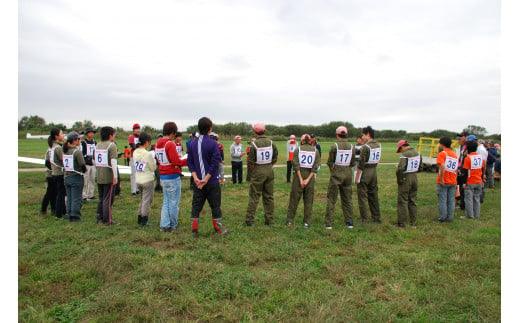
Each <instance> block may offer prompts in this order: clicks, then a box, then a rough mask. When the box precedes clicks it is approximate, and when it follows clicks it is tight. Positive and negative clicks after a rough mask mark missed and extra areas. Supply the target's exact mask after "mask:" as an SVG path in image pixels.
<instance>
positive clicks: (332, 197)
mask: <svg viewBox="0 0 520 323" xmlns="http://www.w3.org/2000/svg"><path fill="white" fill-rule="evenodd" d="M347 135H348V130H347V128H346V127H344V126H340V127H338V128H337V129H336V138H337V139H338V141H337V142H336V143H335V144H334V145H333V146H332V147H331V148H330V152H329V159H328V160H327V166H329V170H330V180H329V187H328V189H327V210H326V211H325V229H327V230H331V229H332V223H333V221H334V207H335V206H336V201H337V199H338V191H339V195H340V198H341V210H342V211H343V218H344V221H345V225H346V226H347V228H349V229H352V228H354V221H353V215H354V206H353V204H352V164H353V163H354V158H353V156H355V154H356V153H355V149H354V147H353V146H352V144H351V143H349V142H347V139H346V138H347Z"/></svg>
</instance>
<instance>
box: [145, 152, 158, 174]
mask: <svg viewBox="0 0 520 323" xmlns="http://www.w3.org/2000/svg"><path fill="white" fill-rule="evenodd" d="M146 167H148V169H149V170H150V171H151V172H155V170H156V169H157V164H155V159H154V158H153V155H152V153H151V152H148V154H146Z"/></svg>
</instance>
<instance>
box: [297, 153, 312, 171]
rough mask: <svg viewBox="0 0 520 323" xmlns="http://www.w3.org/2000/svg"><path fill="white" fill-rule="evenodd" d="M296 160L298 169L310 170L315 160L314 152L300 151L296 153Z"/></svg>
mask: <svg viewBox="0 0 520 323" xmlns="http://www.w3.org/2000/svg"><path fill="white" fill-rule="evenodd" d="M298 159H299V160H300V167H302V168H312V165H314V161H315V160H316V150H314V151H303V150H300V152H299V153H298Z"/></svg>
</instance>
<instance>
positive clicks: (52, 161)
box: [49, 148, 56, 165]
mask: <svg viewBox="0 0 520 323" xmlns="http://www.w3.org/2000/svg"><path fill="white" fill-rule="evenodd" d="M49 150H50V152H49V161H50V162H51V164H53V165H56V164H55V163H54V148H51V149H49Z"/></svg>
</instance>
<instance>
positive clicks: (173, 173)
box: [41, 117, 492, 236]
mask: <svg viewBox="0 0 520 323" xmlns="http://www.w3.org/2000/svg"><path fill="white" fill-rule="evenodd" d="M177 130H178V129H177V125H176V124H175V122H166V123H165V124H164V126H163V133H162V134H161V136H160V138H158V140H157V143H156V144H155V145H154V146H153V147H152V150H150V149H149V148H150V147H151V142H152V138H151V136H150V135H149V134H147V133H144V132H141V130H140V125H139V124H135V125H134V126H133V132H132V134H131V135H130V136H129V138H128V144H129V146H130V148H131V150H130V153H129V159H130V161H129V166H130V169H131V176H130V178H131V193H132V195H133V196H137V195H138V194H140V196H141V200H140V203H139V207H138V211H137V223H138V224H139V225H141V226H147V225H149V221H148V218H149V214H150V206H151V203H152V201H153V196H154V190H156V189H157V187H156V186H155V185H154V182H155V180H156V179H157V182H158V183H160V187H161V190H162V193H163V204H162V209H161V220H160V225H159V226H160V231H162V232H171V231H174V230H176V229H177V227H178V214H179V201H180V198H181V176H182V172H181V170H182V167H186V166H187V167H188V169H189V171H190V173H191V176H192V185H190V186H191V189H192V190H193V197H192V209H191V222H192V223H191V231H192V233H193V235H195V236H197V235H198V231H199V215H200V212H201V211H202V209H203V206H204V204H205V202H206V201H208V204H209V206H210V208H211V212H212V218H213V227H214V230H215V232H217V233H219V234H221V235H226V234H228V232H229V231H228V230H227V229H226V228H224V226H223V223H222V210H221V183H222V179H223V171H222V167H223V166H222V164H223V150H224V149H223V147H222V145H221V144H220V143H219V142H218V138H217V137H216V134H215V133H214V132H212V130H213V123H212V121H211V120H210V119H209V118H207V117H203V118H201V119H199V121H198V130H199V134H198V135H192V136H190V139H189V141H188V143H187V147H186V150H187V154H186V155H183V153H184V150H183V148H182V144H181V143H180V142H181V137H182V135H181V134H180V133H179V132H178V131H177ZM253 130H254V133H255V138H253V139H252V140H251V141H250V142H249V145H248V147H247V151H245V152H244V151H243V148H242V145H241V140H242V138H241V137H240V136H236V137H235V138H234V139H235V142H234V143H233V144H232V145H231V147H230V155H231V164H232V180H233V183H239V184H240V183H242V169H243V167H242V157H243V156H244V155H247V169H248V176H247V177H248V181H250V185H249V201H248V206H247V210H246V215H245V225H246V226H254V224H255V213H256V209H257V206H258V203H259V201H260V197H261V198H262V202H263V207H264V223H265V224H266V225H273V224H274V171H273V165H275V164H276V162H277V159H278V149H277V147H276V144H275V143H274V142H273V141H272V140H271V139H269V138H268V137H267V136H266V134H265V132H266V128H265V125H264V124H263V123H255V124H254V125H253ZM95 132H96V131H95V130H94V129H92V128H87V129H86V130H85V133H84V134H85V135H84V137H83V140H81V136H80V134H78V133H77V132H74V131H73V132H71V133H69V134H68V135H67V138H66V139H65V137H64V135H63V132H62V130H59V129H52V131H51V134H50V136H49V139H48V144H49V149H48V151H47V153H46V165H47V166H48V169H49V171H48V174H47V182H48V187H47V192H46V194H45V196H44V201H43V203H42V211H41V212H42V213H45V210H46V208H47V204H48V203H50V204H51V209H52V211H53V213H54V214H55V216H56V217H57V218H63V217H65V215H68V218H69V220H70V221H81V213H80V210H81V204H82V200H83V201H88V200H91V199H95V197H94V187H95V184H97V186H98V194H99V200H98V207H97V215H96V222H97V223H103V224H107V225H114V224H118V223H117V222H116V221H114V219H113V218H112V204H113V201H114V187H115V185H116V184H117V182H118V175H119V174H118V170H117V157H118V152H117V146H116V143H115V129H114V128H112V127H102V128H101V129H100V132H101V142H99V143H97V142H96V141H95V140H94V139H93V136H94V133H95ZM347 136H348V129H347V128H346V127H344V126H340V127H338V128H337V129H336V142H335V143H334V144H333V145H332V147H331V148H330V150H329V153H328V158H327V161H326V164H327V166H328V168H329V170H330V179H329V184H328V188H327V207H326V212H325V228H326V229H329V230H330V229H332V225H333V222H334V208H335V205H336V202H337V199H338V193H339V196H340V200H341V209H342V213H343V222H344V224H345V225H346V227H347V228H350V229H351V228H353V227H354V220H353V203H352V185H353V183H355V184H356V185H357V195H358V204H359V211H360V218H361V222H365V223H367V222H370V221H371V222H374V223H381V214H380V210H379V198H378V183H377V171H376V169H377V166H378V164H379V162H380V160H381V155H382V152H381V144H380V143H378V142H377V141H376V140H375V132H374V130H373V129H372V127H370V126H367V127H365V128H363V129H362V135H361V136H359V137H358V138H357V140H356V141H357V142H356V144H355V145H353V144H351V143H349V142H348V141H347ZM459 138H460V139H459V143H460V145H461V149H460V155H459V156H457V155H456V154H455V152H454V151H453V150H451V142H452V141H451V139H450V138H448V137H443V138H441V139H440V144H439V147H440V152H439V154H438V156H437V164H438V165H439V176H438V180H437V183H438V185H437V194H438V200H439V205H438V206H439V222H451V221H452V220H453V213H454V209H455V193H456V188H457V185H459V188H460V189H459V191H460V195H461V208H462V209H465V210H466V217H467V218H478V217H479V215H480V203H481V202H482V201H483V192H482V186H483V183H484V182H486V179H487V178H489V177H487V176H486V164H487V163H489V162H488V161H489V159H488V155H491V154H492V153H488V155H486V156H485V157H484V156H483V152H479V151H478V149H479V144H478V141H477V139H476V137H474V136H472V135H469V134H467V133H461V134H459ZM486 151H487V150H486ZM396 153H400V154H401V156H400V159H399V163H398V166H397V170H396V178H397V184H398V199H397V200H398V203H397V204H398V208H397V213H398V223H397V226H398V227H400V228H404V227H405V225H406V223H408V224H409V225H410V226H411V227H416V225H417V190H418V181H417V172H418V171H419V169H420V166H421V162H422V160H421V156H420V154H419V153H418V152H417V151H416V150H415V149H414V148H413V147H411V146H410V145H409V143H408V142H407V141H406V140H401V141H399V142H398V145H397V151H396ZM321 154H322V151H321V147H320V145H319V144H318V143H317V142H316V136H314V135H312V134H311V135H309V134H304V135H303V136H302V137H301V139H300V141H299V142H297V141H296V137H295V136H294V135H293V136H291V137H290V139H289V141H288V142H287V182H291V175H292V174H294V176H293V178H292V184H291V192H290V196H289V204H288V209H287V217H286V221H285V224H286V226H292V225H293V223H294V218H295V214H296V210H297V207H298V204H299V201H300V200H301V198H302V196H303V204H304V212H303V213H304V216H303V227H304V228H308V227H309V226H310V224H311V222H312V206H313V201H314V185H315V181H316V174H317V172H318V170H319V167H320V165H321V160H322V156H321ZM125 157H126V156H125ZM157 174H158V177H157V176H156V175H157ZM65 196H67V198H66V199H65ZM65 201H66V203H65ZM369 211H370V215H371V217H370V220H369Z"/></svg>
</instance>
